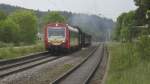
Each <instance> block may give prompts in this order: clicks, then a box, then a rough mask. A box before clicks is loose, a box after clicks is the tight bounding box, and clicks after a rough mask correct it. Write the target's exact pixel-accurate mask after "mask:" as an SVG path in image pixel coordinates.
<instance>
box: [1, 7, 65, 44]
mask: <svg viewBox="0 0 150 84" xmlns="http://www.w3.org/2000/svg"><path fill="white" fill-rule="evenodd" d="M43 18H44V22H43V25H44V24H47V23H49V22H65V18H64V17H63V16H61V15H60V14H59V13H58V12H50V13H48V14H47V15H46V16H45V17H43ZM37 32H38V18H37V16H36V15H35V12H34V11H29V10H22V11H21V10H19V11H15V12H13V13H11V14H9V15H7V14H6V13H5V12H2V11H0V42H4V43H13V44H16V45H18V44H33V43H35V42H36V40H37Z"/></svg>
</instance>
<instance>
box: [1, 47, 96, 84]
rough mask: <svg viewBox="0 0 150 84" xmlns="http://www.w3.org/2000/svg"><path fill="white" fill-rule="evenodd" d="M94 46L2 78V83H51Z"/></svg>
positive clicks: (80, 59) (79, 60)
mask: <svg viewBox="0 0 150 84" xmlns="http://www.w3.org/2000/svg"><path fill="white" fill-rule="evenodd" d="M94 47H95V46H92V47H90V48H88V49H87V48H85V49H82V50H81V51H78V52H76V53H73V54H72V55H71V56H64V57H62V58H60V59H58V60H55V61H53V62H49V63H46V64H42V65H40V66H37V67H34V68H31V69H28V70H26V71H23V72H19V73H16V74H13V75H10V76H8V77H5V78H0V84H49V82H51V81H53V80H54V79H56V78H57V77H58V76H59V75H61V74H63V73H64V72H66V71H67V70H68V69H70V68H72V67H73V66H74V65H76V64H77V63H79V62H81V61H82V59H83V58H84V57H85V56H87V54H88V53H89V52H90V51H91V50H92V49H93V48H94Z"/></svg>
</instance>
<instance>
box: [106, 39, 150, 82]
mask: <svg viewBox="0 0 150 84" xmlns="http://www.w3.org/2000/svg"><path fill="white" fill-rule="evenodd" d="M143 41H144V40H142V41H141V42H138V43H109V44H108V47H109V53H110V62H109V70H108V76H107V79H106V82H105V83H106V84H149V83H150V80H149V78H150V75H149V74H150V61H149V60H150V52H149V50H150V44H149V43H147V44H146V43H145V42H149V41H145V42H144V43H143ZM143 44H144V45H145V46H144V45H143Z"/></svg>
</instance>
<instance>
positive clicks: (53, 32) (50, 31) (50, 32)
mask: <svg viewBox="0 0 150 84" xmlns="http://www.w3.org/2000/svg"><path fill="white" fill-rule="evenodd" d="M48 36H49V38H50V37H56V36H57V37H65V31H64V29H52V28H49V29H48Z"/></svg>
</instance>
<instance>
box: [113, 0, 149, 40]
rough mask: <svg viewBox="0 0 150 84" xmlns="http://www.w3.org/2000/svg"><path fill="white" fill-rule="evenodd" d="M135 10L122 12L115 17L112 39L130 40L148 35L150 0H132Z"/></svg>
mask: <svg viewBox="0 0 150 84" xmlns="http://www.w3.org/2000/svg"><path fill="white" fill-rule="evenodd" d="M134 2H135V5H136V6H137V7H138V8H137V9H136V10H135V11H130V12H128V13H122V14H121V15H120V16H119V17H118V18H117V23H116V29H115V32H114V39H115V40H117V41H122V42H132V41H134V40H137V39H138V38H140V37H141V36H147V38H148V36H149V35H150V0H134Z"/></svg>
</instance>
